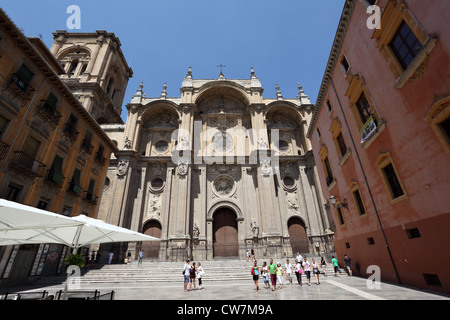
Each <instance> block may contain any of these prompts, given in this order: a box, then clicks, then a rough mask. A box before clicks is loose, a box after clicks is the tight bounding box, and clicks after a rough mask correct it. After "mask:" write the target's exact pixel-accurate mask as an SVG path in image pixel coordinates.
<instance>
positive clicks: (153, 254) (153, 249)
mask: <svg viewBox="0 0 450 320" xmlns="http://www.w3.org/2000/svg"><path fill="white" fill-rule="evenodd" d="M161 230H162V229H161V224H160V223H159V222H158V221H154V220H151V221H149V222H147V223H146V224H145V225H144V229H143V233H144V234H146V235H148V236H152V237H155V238H158V239H161ZM160 244H161V241H144V242H142V247H141V248H142V250H144V259H146V258H147V259H148V258H151V259H158V258H159V248H160Z"/></svg>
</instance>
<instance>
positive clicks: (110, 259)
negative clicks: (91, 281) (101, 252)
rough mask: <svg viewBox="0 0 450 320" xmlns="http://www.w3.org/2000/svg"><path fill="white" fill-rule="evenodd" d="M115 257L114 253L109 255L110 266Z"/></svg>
mask: <svg viewBox="0 0 450 320" xmlns="http://www.w3.org/2000/svg"><path fill="white" fill-rule="evenodd" d="M113 257H114V253H113V252H112V251H111V252H110V253H109V259H108V264H111V261H112V259H113Z"/></svg>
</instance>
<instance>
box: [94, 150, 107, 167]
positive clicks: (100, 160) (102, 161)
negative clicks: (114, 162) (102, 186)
mask: <svg viewBox="0 0 450 320" xmlns="http://www.w3.org/2000/svg"><path fill="white" fill-rule="evenodd" d="M95 161H96V162H97V163H99V164H100V165H102V166H104V165H105V163H106V158H105V157H104V156H103V153H101V154H100V153H98V152H97V153H96V154H95Z"/></svg>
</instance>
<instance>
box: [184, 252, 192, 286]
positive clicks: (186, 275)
mask: <svg viewBox="0 0 450 320" xmlns="http://www.w3.org/2000/svg"><path fill="white" fill-rule="evenodd" d="M190 270H191V266H190V264H189V260H186V264H185V265H184V269H183V275H184V292H186V291H187V285H188V283H189V271H190Z"/></svg>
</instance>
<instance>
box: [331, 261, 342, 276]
mask: <svg viewBox="0 0 450 320" xmlns="http://www.w3.org/2000/svg"><path fill="white" fill-rule="evenodd" d="M331 263H332V264H333V267H334V276H335V277H337V274H338V272H339V273H341V271H340V270H339V262H338V260H337V259H336V258H335V257H334V256H332V257H331Z"/></svg>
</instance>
